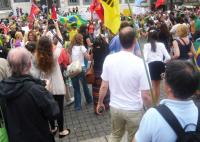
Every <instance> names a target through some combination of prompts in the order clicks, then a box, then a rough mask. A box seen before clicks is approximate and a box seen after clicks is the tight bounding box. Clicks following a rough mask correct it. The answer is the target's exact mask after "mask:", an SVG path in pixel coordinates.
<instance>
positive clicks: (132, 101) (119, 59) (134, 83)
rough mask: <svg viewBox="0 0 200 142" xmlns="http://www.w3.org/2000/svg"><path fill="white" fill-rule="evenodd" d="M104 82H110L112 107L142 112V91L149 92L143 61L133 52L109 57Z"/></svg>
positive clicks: (104, 67)
mask: <svg viewBox="0 0 200 142" xmlns="http://www.w3.org/2000/svg"><path fill="white" fill-rule="evenodd" d="M101 77H102V79H103V80H104V81H108V82H109V89H110V93H111V98H110V106H112V107H114V108H117V109H123V110H141V109H142V108H143V101H142V98H141V90H149V84H148V80H147V75H146V73H145V68H144V64H143V61H142V59H140V58H139V57H137V56H135V55H134V54H133V53H131V52H126V51H120V52H118V53H114V54H111V55H108V56H107V57H106V59H105V61H104V65H103V73H102V75H101Z"/></svg>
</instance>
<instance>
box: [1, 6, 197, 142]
mask: <svg viewBox="0 0 200 142" xmlns="http://www.w3.org/2000/svg"><path fill="white" fill-rule="evenodd" d="M74 10H75V11H76V9H75V8H74ZM35 18H36V19H35V21H34V22H33V23H29V22H28V20H27V19H26V18H24V17H23V16H22V17H19V16H11V15H10V17H8V18H7V19H2V20H1V24H3V25H6V27H7V28H1V29H0V32H1V40H0V81H1V82H0V88H1V89H0V105H1V109H2V110H3V113H2V114H1V119H3V118H5V123H6V129H7V133H8V137H9V141H10V142H27V141H29V142H36V141H38V142H47V141H48V142H51V141H52V142H53V141H55V140H54V136H55V135H56V133H58V134H59V138H63V137H65V136H68V135H69V134H70V129H68V128H65V127H64V126H65V125H64V109H63V108H64V103H65V100H66V104H69V105H71V104H73V103H74V109H75V111H82V102H81V97H82V95H81V94H82V93H83V94H84V96H85V99H86V103H87V105H89V106H91V107H92V105H91V104H93V106H94V113H95V114H97V115H101V114H102V113H103V111H105V110H109V109H110V113H111V136H110V138H109V142H120V140H121V139H122V137H123V135H124V133H125V131H126V130H127V131H128V141H129V142H131V141H134V142H160V141H165V142H175V141H176V140H180V141H181V140H182V138H181V137H183V136H184V137H185V138H186V137H187V138H188V139H189V140H188V141H190V142H192V141H194V140H193V139H192V138H191V137H190V136H188V135H187V132H186V131H185V130H187V131H194V132H193V133H194V134H196V137H195V139H196V141H200V135H199V133H200V132H199V128H198V125H199V123H200V122H199V119H198V118H199V117H200V116H198V114H199V111H198V110H199V107H198V106H196V105H195V103H194V101H193V100H192V98H193V96H194V95H196V96H197V94H199V93H198V88H199V84H200V82H199V74H198V70H197V62H198V56H199V55H198V53H197V51H198V49H199V47H200V9H199V8H198V7H197V8H193V9H182V10H179V11H171V12H168V11H166V12H161V11H159V12H150V13H146V14H143V15H133V16H131V17H125V16H123V15H122V16H121V25H120V28H119V33H118V34H117V35H113V34H112V33H111V32H110V31H109V28H106V27H105V26H104V25H103V23H102V22H101V21H100V20H91V21H89V22H88V25H81V26H80V27H78V25H77V23H72V24H71V25H69V24H61V23H60V22H59V21H55V20H52V19H48V16H47V15H45V13H41V14H39V15H38V16H37V17H35ZM4 27H5V26H4ZM69 68H70V69H69ZM72 68H73V72H72V71H71V72H70V71H69V70H72ZM91 69H93V74H92V75H93V76H94V78H93V79H94V80H93V81H92V92H90V90H89V87H88V84H89V82H88V78H87V74H88V71H89V70H91ZM75 72H78V73H76V74H75ZM72 74H73V75H72ZM162 82H164V87H161V84H162ZM69 84H72V87H73V92H74V94H73V95H71V92H69V91H68V90H69V87H70V85H69ZM81 86H82V88H83V92H81ZM151 87H152V91H150V90H151ZM161 88H164V92H165V93H166V96H164V98H166V99H162V100H161V96H160V94H161V93H160V92H161ZM162 97H163V96H162ZM65 98H66V99H65ZM152 106H154V107H155V108H151V107H152ZM156 106H158V107H156ZM144 110H145V111H146V113H145V114H144ZM2 116H4V117H2ZM172 116H174V117H172ZM169 117H170V119H171V121H168V120H169ZM175 122H176V123H175ZM172 123H173V124H172ZM173 125H176V126H180V127H179V128H180V129H179V130H178V131H177V129H176V128H174V127H173ZM163 128H165V129H163ZM180 132H182V133H181V134H180Z"/></svg>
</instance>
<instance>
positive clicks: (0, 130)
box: [0, 106, 8, 142]
mask: <svg viewBox="0 0 200 142" xmlns="http://www.w3.org/2000/svg"><path fill="white" fill-rule="evenodd" d="M0 116H1V117H0V142H8V134H7V130H6V126H5V119H4V115H3V111H2V108H1V106H0Z"/></svg>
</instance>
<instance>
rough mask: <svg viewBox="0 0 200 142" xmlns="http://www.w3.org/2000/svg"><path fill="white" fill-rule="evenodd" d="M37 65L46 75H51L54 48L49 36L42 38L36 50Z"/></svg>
mask: <svg viewBox="0 0 200 142" xmlns="http://www.w3.org/2000/svg"><path fill="white" fill-rule="evenodd" d="M36 63H37V67H38V68H39V69H40V70H41V71H43V72H45V73H50V72H51V71H52V69H53V65H54V58H53V46H52V41H51V39H49V38H48V37H47V36H43V37H41V38H40V39H39V41H38V44H37V48H36Z"/></svg>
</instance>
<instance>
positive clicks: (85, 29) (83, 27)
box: [79, 25, 87, 35]
mask: <svg viewBox="0 0 200 142" xmlns="http://www.w3.org/2000/svg"><path fill="white" fill-rule="evenodd" d="M79 33H80V34H82V35H85V34H87V26H86V25H81V26H80V28H79Z"/></svg>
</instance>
